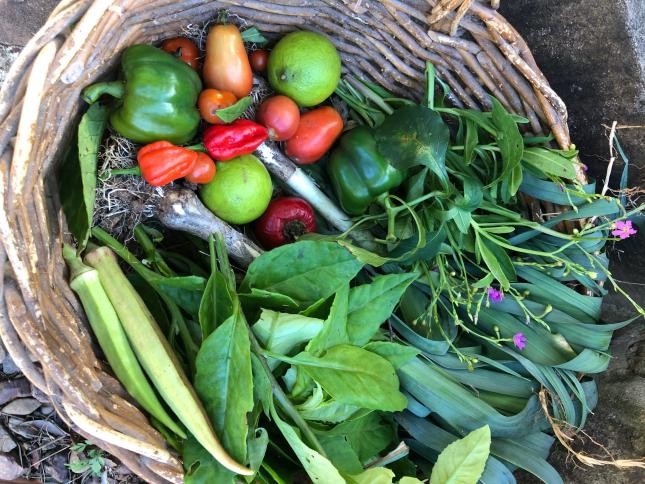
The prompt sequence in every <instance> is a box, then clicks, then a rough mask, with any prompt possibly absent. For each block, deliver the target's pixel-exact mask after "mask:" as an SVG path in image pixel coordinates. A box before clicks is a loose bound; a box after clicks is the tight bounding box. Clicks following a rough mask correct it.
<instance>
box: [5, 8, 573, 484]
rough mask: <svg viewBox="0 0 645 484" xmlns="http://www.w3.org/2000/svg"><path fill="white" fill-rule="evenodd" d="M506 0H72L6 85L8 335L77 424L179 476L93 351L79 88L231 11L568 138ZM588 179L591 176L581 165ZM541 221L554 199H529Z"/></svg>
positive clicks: (395, 79) (561, 110)
mask: <svg viewBox="0 0 645 484" xmlns="http://www.w3.org/2000/svg"><path fill="white" fill-rule="evenodd" d="M498 3H499V0H497V1H495V0H493V1H492V2H488V3H484V2H480V1H473V0H427V1H426V0H381V1H372V0H275V1H255V0H229V1H226V0H223V1H206V0H186V1H173V0H139V1H135V0H95V1H91V0H63V1H61V3H60V4H59V5H58V7H57V8H56V9H55V10H54V12H53V13H52V14H51V16H50V18H49V20H48V21H47V23H46V25H45V26H44V27H43V28H42V29H41V30H40V31H39V32H38V33H37V34H36V35H35V36H34V37H33V38H32V39H31V41H30V42H29V43H28V44H27V46H26V47H25V49H24V51H23V52H22V54H21V55H20V57H19V58H18V60H17V61H16V62H15V64H14V65H13V67H12V68H11V71H10V73H9V75H8V77H7V79H6V81H5V84H4V86H3V88H2V91H1V93H0V123H1V124H0V159H1V161H2V165H1V171H0V184H1V186H2V189H1V190H0V211H1V213H0V237H1V240H2V246H0V266H1V267H2V269H3V279H2V282H1V283H0V284H1V285H0V288H1V289H0V292H1V293H2V295H3V297H2V298H0V308H1V320H0V336H1V337H2V341H3V343H4V345H5V346H6V347H7V349H8V351H9V353H10V355H11V356H12V358H13V359H14V361H15V362H16V363H17V364H18V366H19V367H20V368H21V370H22V371H23V372H24V374H25V375H26V376H27V378H29V380H30V381H31V382H32V383H33V384H34V385H35V386H37V387H38V388H39V389H40V390H42V391H43V392H45V393H47V395H49V396H50V398H51V399H52V402H53V405H54V406H55V408H56V410H57V412H58V413H59V414H60V416H61V417H62V418H63V419H64V420H65V422H66V423H67V424H69V425H70V426H71V428H73V429H74V430H75V431H76V432H78V433H80V434H82V435H84V436H86V437H87V438H89V439H91V440H92V442H95V443H96V444H97V445H99V446H100V447H102V448H103V449H105V450H106V451H108V452H110V453H112V454H114V455H115V456H117V457H118V458H119V459H121V460H122V461H123V462H124V463H125V464H126V465H127V466H128V467H129V468H130V469H131V470H132V471H133V472H135V473H136V474H138V475H139V476H140V477H142V478H143V479H146V480H148V481H150V482H166V481H171V482H181V481H182V468H181V463H180V462H179V460H178V459H177V457H176V456H175V455H173V454H172V453H171V452H170V451H169V450H168V449H167V447H166V445H165V443H164V440H163V438H162V437H161V436H160V435H159V434H158V433H157V432H156V431H155V430H154V429H153V428H152V427H151V426H150V425H149V423H148V421H147V419H146V417H145V416H144V415H143V414H142V413H141V412H140V411H139V409H137V408H136V407H135V406H134V405H132V404H131V403H130V401H129V400H128V398H127V396H126V393H125V391H124V390H123V388H122V387H121V386H120V384H119V383H118V382H117V381H116V380H115V379H114V378H113V377H112V376H111V374H110V373H109V371H108V370H106V369H105V368H104V367H103V364H102V362H101V361H99V360H98V359H97V357H96V356H95V352H94V348H93V346H92V339H91V337H90V334H89V333H88V328H87V325H86V321H85V317H84V315H83V312H82V309H81V307H80V305H79V303H78V301H77V299H76V298H75V296H74V294H73V293H72V291H71V290H70V288H69V286H68V284H67V278H66V269H65V264H64V263H63V259H62V256H61V245H62V241H63V240H64V239H65V238H66V237H67V236H66V225H65V220H64V218H63V216H62V213H61V207H60V203H59V201H58V199H57V196H56V193H57V190H56V184H55V177H54V176H52V175H54V174H55V171H56V166H57V162H58V161H59V160H60V158H61V156H62V153H63V152H64V150H65V147H66V146H67V144H68V141H69V139H70V137H71V134H72V132H73V130H74V129H75V126H76V122H77V121H78V117H79V113H80V111H81V110H82V109H84V106H83V103H82V102H80V97H79V94H80V91H81V89H82V88H83V87H84V86H87V85H88V84H91V83H92V82H94V81H95V80H96V79H97V78H98V77H100V76H101V75H103V74H105V73H106V72H108V71H109V70H110V69H113V68H114V67H115V66H116V65H117V63H118V59H119V54H120V52H121V51H122V50H123V49H124V48H125V47H127V46H128V45H131V44H135V43H142V42H146V43H149V42H155V41H157V40H159V39H161V38H163V37H168V36H171V35H172V34H173V33H176V32H179V31H180V30H181V28H182V27H183V26H185V25H187V24H189V23H193V24H195V23H200V22H204V21H207V20H209V19H211V18H213V17H214V16H215V15H216V12H217V11H218V10H221V9H226V10H228V11H229V12H230V14H234V15H238V16H239V17H241V18H243V19H245V20H246V21H248V23H249V24H252V25H255V26H257V27H258V28H259V29H260V30H262V31H264V32H277V33H280V32H288V31H291V30H295V29H300V28H307V29H310V30H316V31H320V32H323V33H325V34H327V35H329V36H330V37H331V38H332V39H333V41H334V43H335V44H336V46H337V47H338V49H339V50H340V52H341V56H342V60H343V66H344V67H343V68H344V69H345V70H346V71H348V72H351V73H352V74H354V75H357V76H360V77H363V78H367V79H370V80H374V81H376V82H378V83H379V84H381V85H383V86H384V87H386V88H388V89H390V90H391V91H394V92H397V93H401V94H403V95H410V93H419V94H420V93H421V92H422V91H423V69H424V66H425V61H426V60H430V61H432V62H433V63H434V64H435V66H436V68H437V71H438V75H439V76H440V77H441V78H442V79H443V80H444V81H445V82H447V83H448V84H449V85H450V87H451V89H452V92H453V93H454V96H453V98H452V99H451V102H452V103H453V104H455V105H458V106H466V107H470V108H477V109H488V108H489V107H490V99H489V97H488V94H487V93H491V94H493V95H495V96H496V97H497V98H498V99H499V100H500V101H501V102H502V103H503V104H504V106H505V107H506V108H507V109H509V110H511V111H513V112H515V113H518V114H521V115H522V116H525V117H527V118H528V119H529V120H530V126H531V127H532V130H533V131H534V133H535V134H541V133H544V132H548V131H552V132H553V133H554V135H555V139H556V141H557V143H558V144H559V145H560V146H561V147H562V148H568V147H569V145H570V138H569V131H568V129H567V124H566V121H567V111H566V108H565V106H564V104H563V102H562V100H561V99H560V98H559V97H558V96H557V94H556V93H555V92H554V91H553V90H552V89H551V88H550V87H549V84H548V82H547V80H546V79H545V77H544V76H543V75H542V73H541V72H540V70H539V69H538V67H537V66H536V64H535V61H534V59H533V56H532V55H531V52H530V51H529V48H528V47H527V45H526V43H525V42H524V40H522V38H521V37H520V36H519V34H518V33H517V32H516V31H515V30H514V29H513V27H512V26H511V25H509V24H508V22H507V21H506V20H505V19H504V18H503V17H502V16H501V15H499V14H498V13H497V11H496V10H495V8H496V7H497V4H498ZM579 178H580V180H581V181H584V174H583V173H582V172H581V173H579ZM531 208H532V209H533V210H532V211H533V213H534V214H535V215H537V216H538V217H539V216H540V214H541V213H542V211H544V212H550V213H553V212H555V211H557V207H553V206H544V205H542V206H541V207H540V206H539V205H538V204H537V203H535V202H533V206H532V207H531Z"/></svg>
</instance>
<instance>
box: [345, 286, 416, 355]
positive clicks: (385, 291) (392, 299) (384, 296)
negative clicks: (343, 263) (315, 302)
mask: <svg viewBox="0 0 645 484" xmlns="http://www.w3.org/2000/svg"><path fill="white" fill-rule="evenodd" d="M417 277H418V275H417V274H415V273H404V274H388V275H384V276H377V277H375V278H374V279H373V280H372V282H371V283H370V284H364V285H362V286H357V287H354V288H352V289H351V290H350V291H349V309H348V314H347V333H348V335H349V342H351V343H352V344H354V345H356V346H363V345H364V344H366V343H367V342H369V340H370V339H372V337H373V336H374V334H375V333H376V332H377V331H378V329H379V327H380V326H381V324H383V322H384V321H385V320H387V318H389V317H390V315H391V314H392V312H393V311H394V308H395V307H396V306H397V304H399V301H400V299H401V296H402V295H403V293H404V292H405V290H406V289H407V288H408V286H409V285H410V284H412V282H414V281H415V280H416V279H417Z"/></svg>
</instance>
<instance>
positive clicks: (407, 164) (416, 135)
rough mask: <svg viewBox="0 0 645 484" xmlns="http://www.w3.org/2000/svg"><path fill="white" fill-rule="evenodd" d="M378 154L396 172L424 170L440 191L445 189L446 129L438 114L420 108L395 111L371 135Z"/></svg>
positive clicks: (446, 178) (411, 107)
mask: <svg viewBox="0 0 645 484" xmlns="http://www.w3.org/2000/svg"><path fill="white" fill-rule="evenodd" d="M375 138H376V143H377V147H378V150H379V151H380V152H381V154H382V155H383V156H385V157H386V158H387V159H388V160H389V161H390V163H391V164H392V165H393V166H395V167H396V168H398V169H400V170H407V169H408V168H411V167H413V166H417V165H423V166H427V167H428V168H429V169H430V171H432V173H434V174H435V175H436V176H437V178H438V179H439V181H440V183H441V185H442V186H444V187H448V186H449V181H448V172H447V170H446V151H447V149H448V141H449V139H450V131H449V130H448V126H447V125H446V123H444V122H443V119H441V115H439V113H437V112H435V111H433V110H431V109H428V108H426V107H423V106H406V107H403V108H401V109H397V110H396V111H395V112H394V113H393V114H392V115H390V116H388V117H387V118H385V121H384V122H383V124H382V125H381V126H379V127H378V128H377V129H376V131H375Z"/></svg>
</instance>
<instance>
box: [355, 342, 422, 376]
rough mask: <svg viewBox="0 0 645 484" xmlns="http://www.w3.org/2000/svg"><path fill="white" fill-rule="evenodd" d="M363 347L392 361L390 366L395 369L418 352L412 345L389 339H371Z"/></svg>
mask: <svg viewBox="0 0 645 484" xmlns="http://www.w3.org/2000/svg"><path fill="white" fill-rule="evenodd" d="M363 348H364V349H366V350H367V351H371V352H372V353H376V354H377V355H379V356H382V357H383V358H385V359H386V360H387V361H389V362H390V363H392V366H393V367H394V369H396V370H398V369H399V368H400V367H402V366H403V365H405V364H406V363H407V362H408V361H410V360H411V359H412V358H414V357H415V356H417V355H418V354H419V353H420V351H419V350H418V349H416V348H415V347H414V346H409V345H402V344H399V343H394V342H391V341H372V342H371V343H367V344H366V345H365V346H363Z"/></svg>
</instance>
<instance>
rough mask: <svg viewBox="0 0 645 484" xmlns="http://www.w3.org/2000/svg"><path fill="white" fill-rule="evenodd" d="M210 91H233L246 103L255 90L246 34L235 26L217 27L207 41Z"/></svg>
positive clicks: (205, 81)
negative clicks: (245, 98) (243, 35)
mask: <svg viewBox="0 0 645 484" xmlns="http://www.w3.org/2000/svg"><path fill="white" fill-rule="evenodd" d="M204 83H205V84H206V87H211V88H214V89H221V90H224V91H230V92H232V93H233V94H235V97H237V98H238V99H242V98H243V97H244V96H248V95H249V93H250V92H251V89H252V88H253V71H251V64H250V63H249V56H248V55H247V53H246V49H245V48H244V41H243V40H242V34H240V30H239V29H238V28H237V27H236V26H235V25H230V24H226V25H215V26H214V27H212V28H211V30H210V32H209V33H208V37H207V38H206V60H205V61H204Z"/></svg>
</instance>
